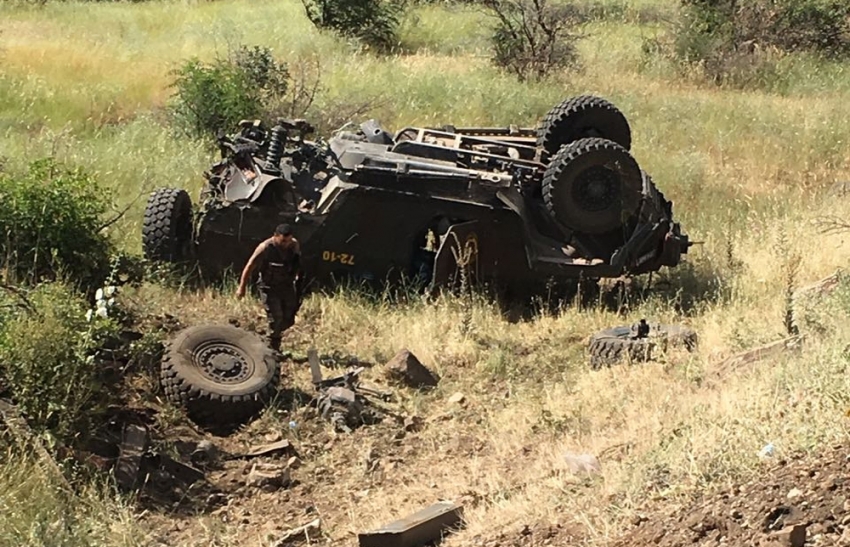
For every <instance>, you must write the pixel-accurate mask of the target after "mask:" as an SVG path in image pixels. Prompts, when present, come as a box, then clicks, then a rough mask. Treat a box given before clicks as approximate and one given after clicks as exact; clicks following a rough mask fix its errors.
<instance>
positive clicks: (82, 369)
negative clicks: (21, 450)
mask: <svg viewBox="0 0 850 547" xmlns="http://www.w3.org/2000/svg"><path fill="white" fill-rule="evenodd" d="M25 298H26V300H25V305H22V306H19V307H17V308H16V309H17V311H16V312H14V313H12V315H11V316H10V317H6V320H5V321H4V322H3V323H2V324H0V371H2V375H3V379H4V381H5V383H6V384H7V385H8V388H9V389H10V391H11V393H12V397H13V399H14V401H15V403H16V404H18V406H19V407H20V408H21V409H22V410H23V411H24V413H25V414H26V416H27V418H28V421H29V424H30V425H31V426H32V427H33V428H34V429H35V430H36V431H38V432H41V433H46V434H49V435H51V436H53V437H54V438H55V439H57V440H59V441H61V442H65V443H67V442H70V441H72V440H73V438H74V437H75V436H76V435H77V434H79V432H90V431H91V429H92V427H93V425H94V424H95V423H96V421H97V417H98V416H99V415H100V414H101V411H103V410H104V408H105V405H106V404H107V403H108V402H109V399H110V394H111V390H108V389H103V388H102V386H101V377H100V371H101V370H102V369H101V366H100V364H101V363H100V360H101V358H102V357H103V354H102V353H101V351H102V348H103V347H106V346H109V345H110V344H111V342H110V341H111V340H113V339H114V338H115V337H116V336H117V331H118V325H117V323H116V322H115V321H114V320H113V319H111V318H110V317H109V316H108V315H107V313H103V312H100V313H99V312H97V311H96V310H95V311H94V312H93V313H88V314H87V309H88V306H87V303H86V301H85V300H84V299H83V298H82V297H80V296H78V295H77V294H76V293H74V292H73V291H72V289H71V288H70V287H68V286H66V285H63V284H60V283H47V284H44V285H40V286H39V287H37V288H36V289H34V290H33V291H31V292H30V293H29V294H28V295H27V296H26V297H25ZM105 310H106V311H107V312H108V308H105Z"/></svg>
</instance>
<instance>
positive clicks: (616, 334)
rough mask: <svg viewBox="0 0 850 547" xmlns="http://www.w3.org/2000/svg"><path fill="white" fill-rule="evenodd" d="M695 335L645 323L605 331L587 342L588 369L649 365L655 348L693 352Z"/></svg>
mask: <svg viewBox="0 0 850 547" xmlns="http://www.w3.org/2000/svg"><path fill="white" fill-rule="evenodd" d="M696 345H697V333H696V332H695V331H694V330H693V329H690V328H688V327H685V326H682V325H662V324H650V323H648V322H647V321H646V320H645V319H641V320H640V321H639V322H637V323H635V324H634V325H631V326H619V327H613V328H610V329H605V330H603V331H600V332H598V333H596V334H594V335H593V336H592V337H591V339H590V344H589V351H590V366H591V367H592V368H594V369H598V368H602V367H604V366H610V365H614V364H617V363H619V362H621V361H623V360H627V361H629V362H641V361H649V360H650V359H651V358H652V352H653V350H654V349H655V348H657V347H659V346H660V347H661V348H662V350H665V349H666V348H668V347H670V346H680V347H684V348H685V349H687V350H688V351H693V350H694V349H695V348H696Z"/></svg>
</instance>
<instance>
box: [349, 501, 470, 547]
mask: <svg viewBox="0 0 850 547" xmlns="http://www.w3.org/2000/svg"><path fill="white" fill-rule="evenodd" d="M462 519H463V507H462V506H460V505H458V504H455V503H453V502H450V501H442V502H438V503H435V504H433V505H429V506H428V507H426V508H424V509H422V510H420V511H417V512H416V513H413V514H412V515H409V516H407V517H404V518H402V519H399V520H396V521H393V522H391V523H389V524H387V525H386V526H383V527H382V528H379V529H377V530H373V531H371V532H365V533H361V534H358V540H359V543H360V547H418V546H421V545H425V544H426V543H430V542H432V541H438V540H440V539H441V538H442V535H443V533H444V532H446V531H447V530H448V529H449V528H452V527H455V526H457V525H458V524H459V523H460V522H461V520H462Z"/></svg>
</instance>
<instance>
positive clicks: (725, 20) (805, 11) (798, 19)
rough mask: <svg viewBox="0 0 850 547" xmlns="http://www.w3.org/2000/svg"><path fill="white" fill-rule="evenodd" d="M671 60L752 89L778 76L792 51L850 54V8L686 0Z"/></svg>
mask: <svg viewBox="0 0 850 547" xmlns="http://www.w3.org/2000/svg"><path fill="white" fill-rule="evenodd" d="M682 5H683V8H684V10H683V16H682V18H681V20H680V21H679V22H678V24H677V25H676V27H675V28H674V37H673V40H672V48H671V49H672V53H673V56H674V57H675V58H676V59H677V60H679V61H681V62H683V63H684V64H685V65H694V64H696V65H700V66H702V68H703V70H704V71H705V73H706V76H708V77H709V78H711V79H713V80H714V81H715V82H717V83H733V84H739V85H751V84H753V83H755V82H759V81H761V82H765V81H769V80H771V79H772V78H775V77H776V75H777V70H778V68H777V62H778V59H780V58H781V57H782V55H784V54H787V53H791V52H802V51H805V52H812V53H816V54H818V55H822V56H825V57H833V58H840V57H845V56H847V55H850V4H848V3H847V2H845V1H844V0H718V1H715V0H711V1H709V0H682Z"/></svg>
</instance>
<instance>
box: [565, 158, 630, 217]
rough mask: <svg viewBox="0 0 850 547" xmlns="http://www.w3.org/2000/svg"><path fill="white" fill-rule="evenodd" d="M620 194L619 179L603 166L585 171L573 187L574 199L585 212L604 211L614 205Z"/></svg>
mask: <svg viewBox="0 0 850 547" xmlns="http://www.w3.org/2000/svg"><path fill="white" fill-rule="evenodd" d="M618 194H619V177H617V174H616V173H615V172H614V171H612V170H610V169H608V168H606V167H602V166H595V167H591V168H590V169H587V170H586V171H584V172H583V173H582V174H581V175H579V177H578V179H577V180H576V184H575V186H573V199H575V201H576V202H577V203H578V204H579V205H580V206H581V208H582V209H584V210H585V211H604V210H605V209H607V208H609V207H610V206H611V204H612V203H614V201H615V200H616V199H617V196H618Z"/></svg>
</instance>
